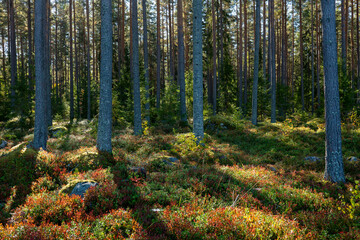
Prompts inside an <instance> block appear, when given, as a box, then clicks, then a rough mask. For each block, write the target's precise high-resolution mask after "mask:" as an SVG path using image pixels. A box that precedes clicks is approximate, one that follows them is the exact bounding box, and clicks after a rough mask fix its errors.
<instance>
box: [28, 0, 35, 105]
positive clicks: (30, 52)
mask: <svg viewBox="0 0 360 240" xmlns="http://www.w3.org/2000/svg"><path fill="white" fill-rule="evenodd" d="M31 9H32V7H31V2H30V0H28V13H27V25H28V81H29V100H31V95H32V93H33V91H34V73H33V68H34V63H33V58H32V55H33V51H34V50H33V45H32V26H31Z"/></svg>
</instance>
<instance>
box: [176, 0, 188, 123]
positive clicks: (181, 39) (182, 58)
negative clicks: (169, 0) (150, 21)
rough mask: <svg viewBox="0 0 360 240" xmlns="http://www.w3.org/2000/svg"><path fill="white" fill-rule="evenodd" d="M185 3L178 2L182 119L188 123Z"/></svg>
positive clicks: (179, 76)
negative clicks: (184, 24)
mask: <svg viewBox="0 0 360 240" xmlns="http://www.w3.org/2000/svg"><path fill="white" fill-rule="evenodd" d="M183 23H184V20H183V3H182V0H178V48H179V50H178V80H179V84H180V119H181V122H187V116H186V99H185V48H184V26H183Z"/></svg>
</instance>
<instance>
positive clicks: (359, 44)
mask: <svg viewBox="0 0 360 240" xmlns="http://www.w3.org/2000/svg"><path fill="white" fill-rule="evenodd" d="M356 41H357V44H356V45H357V50H356V52H357V90H358V92H357V103H358V104H359V103H360V28H359V0H357V1H356Z"/></svg>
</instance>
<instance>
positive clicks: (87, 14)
mask: <svg viewBox="0 0 360 240" xmlns="http://www.w3.org/2000/svg"><path fill="white" fill-rule="evenodd" d="M89 15H90V10H89V0H86V30H87V31H86V68H87V119H88V120H89V121H90V120H91V77H90V20H89Z"/></svg>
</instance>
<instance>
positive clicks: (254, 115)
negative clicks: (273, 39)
mask: <svg viewBox="0 0 360 240" xmlns="http://www.w3.org/2000/svg"><path fill="white" fill-rule="evenodd" d="M255 12H256V18H255V60H254V83H253V94H252V116H251V122H252V124H253V125H257V108H258V79H259V57H260V56H259V55H260V0H256V11H255Z"/></svg>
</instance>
